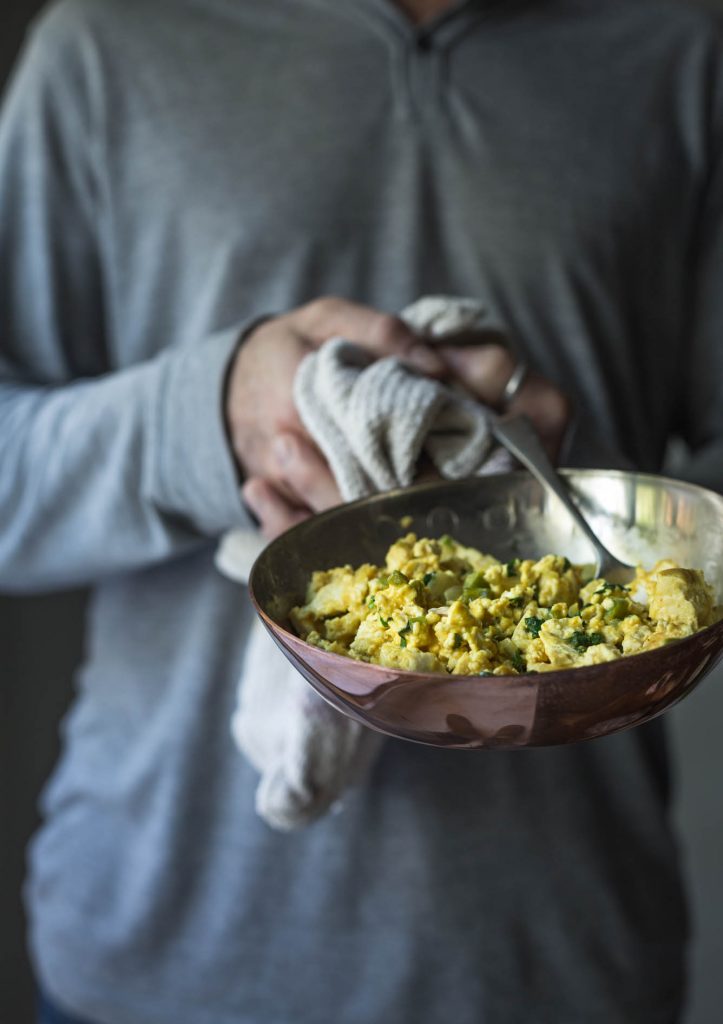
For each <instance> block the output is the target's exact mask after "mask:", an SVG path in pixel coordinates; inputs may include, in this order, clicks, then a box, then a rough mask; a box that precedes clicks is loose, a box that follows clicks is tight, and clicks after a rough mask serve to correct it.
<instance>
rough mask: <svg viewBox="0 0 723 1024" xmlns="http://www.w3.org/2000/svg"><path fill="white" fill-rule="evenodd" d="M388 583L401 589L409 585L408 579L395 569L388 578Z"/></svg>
mask: <svg viewBox="0 0 723 1024" xmlns="http://www.w3.org/2000/svg"><path fill="white" fill-rule="evenodd" d="M389 582H390V583H393V584H394V586H395V587H401V586H403V585H404V584H405V583H409V577H408V576H405V575H404V573H403V572H400V571H399V569H395V570H394V572H393V573H392V575H391V576H390V577H389Z"/></svg>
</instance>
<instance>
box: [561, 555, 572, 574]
mask: <svg viewBox="0 0 723 1024" xmlns="http://www.w3.org/2000/svg"><path fill="white" fill-rule="evenodd" d="M570 568H572V564H571V562H570V559H569V558H563V560H562V571H563V572H567V570H568V569H570Z"/></svg>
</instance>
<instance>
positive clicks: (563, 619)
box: [290, 533, 723, 676]
mask: <svg viewBox="0 0 723 1024" xmlns="http://www.w3.org/2000/svg"><path fill="white" fill-rule="evenodd" d="M589 575H590V570H589V567H587V569H586V567H585V566H581V565H573V564H572V563H571V562H570V561H569V560H568V559H567V558H564V557H562V556H561V555H545V556H544V557H543V558H539V559H537V561H535V560H533V559H518V558H515V559H513V560H512V561H509V562H506V563H505V562H500V561H498V560H497V559H496V558H494V557H492V556H491V555H485V554H482V552H480V551H477V550H476V549H475V548H470V547H466V546H465V545H464V544H460V543H459V541H457V540H455V539H454V538H452V537H450V536H444V537H440V538H439V539H438V540H431V539H429V538H427V537H422V538H419V539H418V538H417V536H416V535H415V534H414V533H408V534H407V535H406V536H405V537H402V538H400V539H399V540H398V541H396V542H395V543H394V544H392V546H391V547H390V548H389V550H388V552H387V555H386V562H385V565H384V566H383V567H380V566H376V565H369V564H367V565H361V566H359V567H358V568H356V569H355V568H353V567H352V566H350V565H345V566H340V567H337V568H335V569H327V570H324V571H321V572H315V573H314V574H313V575H312V577H311V580H310V582H309V585H308V588H307V593H306V600H305V603H304V604H303V605H299V606H297V607H296V608H294V609H292V611H291V615H290V618H291V622H292V625H293V627H294V629H295V630H296V631H297V633H298V634H299V636H301V637H302V638H303V639H305V640H308V641H309V643H312V644H314V645H315V646H317V647H321V648H323V649H324V650H326V651H333V652H335V653H337V654H344V655H347V656H348V657H351V658H355V659H356V660H358V661H366V662H373V663H375V664H378V665H386V666H388V667H391V668H400V669H409V670H411V671H415V672H446V673H453V674H456V675H483V676H484V675H495V676H506V675H519V674H521V673H524V672H549V671H551V670H553V669H563V668H576V667H579V666H581V665H597V664H601V663H602V662H606V661H615V660H616V659H617V658H620V657H623V656H624V655H628V654H637V653H639V652H641V651H649V650H652V649H653V648H655V647H660V646H662V645H663V644H666V643H669V642H670V641H671V640H677V639H680V638H682V637H686V636H690V635H691V634H692V633H695V632H697V631H698V630H700V629H704V628H705V627H706V626H710V625H712V624H713V623H714V622H717V621H718V619H720V618H721V616H722V615H723V609H721V608H717V607H715V601H714V593H713V589H712V587H711V586H710V585H709V584H708V583H707V582H706V580H705V578H704V576H703V573H702V572H700V571H699V570H697V569H684V568H681V567H680V566H679V565H677V564H676V563H675V562H673V561H670V560H664V561H660V562H658V563H657V564H656V565H655V566H654V568H653V569H651V570H650V571H645V570H644V569H642V568H640V567H638V569H637V570H636V576H635V579H634V580H633V581H632V582H631V583H629V584H628V585H627V586H622V585H619V584H616V583H611V582H608V581H607V580H604V579H590V578H589Z"/></svg>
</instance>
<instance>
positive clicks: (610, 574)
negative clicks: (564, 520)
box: [490, 414, 635, 583]
mask: <svg viewBox="0 0 723 1024" xmlns="http://www.w3.org/2000/svg"><path fill="white" fill-rule="evenodd" d="M490 426H491V428H492V433H493V434H494V436H495V438H496V439H497V441H499V443H500V444H501V445H503V446H504V447H505V448H506V449H507V451H508V452H509V453H510V454H511V455H514V457H515V458H516V459H517V460H518V462H521V463H522V465H523V466H525V468H526V469H529V471H530V472H531V473H532V474H533V476H535V477H536V478H537V479H538V480H539V481H540V483H541V484H542V486H543V487H545V488H546V489H547V490H548V491H551V492H552V493H553V494H554V495H555V496H556V497H557V498H559V499H560V501H561V502H562V504H563V505H564V506H565V508H566V509H567V511H568V512H569V514H570V515H571V516H572V518H573V519H574V520H575V523H576V524H577V526H578V527H579V529H580V530H582V532H583V533H584V534H585V536H586V537H587V539H588V540H589V541H590V543H591V544H592V547H593V550H594V552H595V576H596V577H604V578H605V579H607V580H610V581H611V582H614V583H629V582H630V580H632V579H633V577H634V576H635V567H634V566H632V565H630V564H629V563H628V562H621V561H620V559H619V558H616V557H615V555H613V554H612V553H611V552H610V551H608V549H607V548H606V547H605V545H604V544H603V543H602V542H601V541H600V539H599V537H598V536H597V535H596V534H595V533H594V531H593V529H592V527H591V526H590V524H589V523H588V522H587V520H586V519H585V517H584V516H583V515H582V513H581V512H580V510H579V509H578V507H577V505H575V503H574V502H573V500H572V498H571V497H570V493H569V491H568V489H567V486H566V485H565V482H564V481H563V479H562V477H560V476H559V475H558V473H557V471H556V470H555V468H554V466H553V465H552V463H551V462H550V460H549V458H548V456H547V452H546V451H545V449H544V448H543V446H542V443H541V441H540V438H539V437H538V434H537V431H536V430H535V428H534V427H533V425H532V423H531V422H530V420H529V419H528V418H527V417H526V416H509V417H507V416H496V415H494V414H491V415H490Z"/></svg>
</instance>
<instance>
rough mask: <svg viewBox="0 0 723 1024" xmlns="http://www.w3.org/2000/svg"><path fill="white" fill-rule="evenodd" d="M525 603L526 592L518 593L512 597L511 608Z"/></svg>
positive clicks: (519, 606)
mask: <svg viewBox="0 0 723 1024" xmlns="http://www.w3.org/2000/svg"><path fill="white" fill-rule="evenodd" d="M524 603H525V597H524V594H517V595H516V596H515V597H511V598H510V600H509V605H510V608H521V607H522V606H523V604H524Z"/></svg>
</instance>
